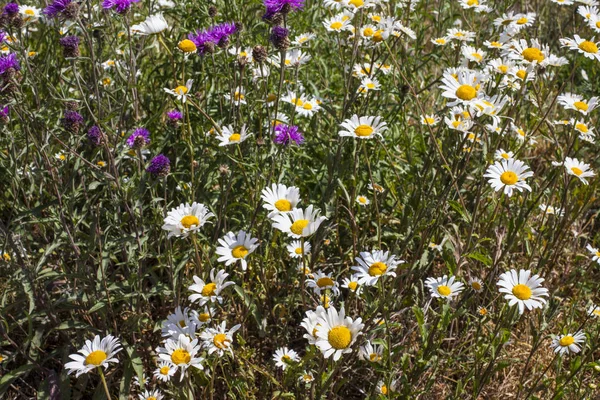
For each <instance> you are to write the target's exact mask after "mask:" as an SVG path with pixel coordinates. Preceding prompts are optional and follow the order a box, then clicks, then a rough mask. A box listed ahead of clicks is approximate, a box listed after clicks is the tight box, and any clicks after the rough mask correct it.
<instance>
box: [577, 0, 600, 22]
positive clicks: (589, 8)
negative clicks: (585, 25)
mask: <svg viewBox="0 0 600 400" xmlns="http://www.w3.org/2000/svg"><path fill="white" fill-rule="evenodd" d="M578 3H581V4H584V5H582V6H579V7H577V13H578V14H579V15H581V16H582V17H583V18H584V19H585V20H586V21H587V20H590V19H591V18H592V17H594V16H597V15H599V11H598V8H597V7H596V6H597V5H598V2H597V1H596V0H578Z"/></svg>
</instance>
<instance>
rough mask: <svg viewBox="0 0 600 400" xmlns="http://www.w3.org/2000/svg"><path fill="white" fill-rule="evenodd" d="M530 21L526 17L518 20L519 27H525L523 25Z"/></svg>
mask: <svg viewBox="0 0 600 400" xmlns="http://www.w3.org/2000/svg"><path fill="white" fill-rule="evenodd" d="M528 21H529V20H528V19H527V18H525V17H522V18H519V19H518V20H517V25H523V24H526V23H527V22H528Z"/></svg>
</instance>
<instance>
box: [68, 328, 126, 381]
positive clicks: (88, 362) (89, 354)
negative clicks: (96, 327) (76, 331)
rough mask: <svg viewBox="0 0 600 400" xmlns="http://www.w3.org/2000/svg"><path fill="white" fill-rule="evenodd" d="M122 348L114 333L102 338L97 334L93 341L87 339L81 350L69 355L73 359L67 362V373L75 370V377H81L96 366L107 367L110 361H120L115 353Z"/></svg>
mask: <svg viewBox="0 0 600 400" xmlns="http://www.w3.org/2000/svg"><path fill="white" fill-rule="evenodd" d="M121 350H123V349H122V348H121V344H120V343H119V339H117V338H115V337H114V336H112V335H108V336H106V337H105V338H103V339H100V336H98V335H96V336H95V337H94V340H93V341H91V340H86V341H85V345H84V346H83V348H81V350H79V351H78V352H77V353H75V354H71V355H70V356H69V358H70V359H71V360H73V361H71V362H68V363H66V364H65V368H66V369H67V370H68V371H67V374H68V375H70V374H72V373H73V372H75V377H79V376H80V375H82V374H87V373H88V372H90V371H92V370H93V369H95V368H100V367H104V369H106V368H108V365H109V363H118V362H119V360H117V358H116V357H115V355H116V354H117V353H118V352H119V351H121ZM78 353H80V354H78Z"/></svg>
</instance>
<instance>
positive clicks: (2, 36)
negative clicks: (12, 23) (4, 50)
mask: <svg viewBox="0 0 600 400" xmlns="http://www.w3.org/2000/svg"><path fill="white" fill-rule="evenodd" d="M7 36H8V35H7V34H6V32H4V31H3V30H1V29H0V43H4V41H5V40H6V37H7Z"/></svg>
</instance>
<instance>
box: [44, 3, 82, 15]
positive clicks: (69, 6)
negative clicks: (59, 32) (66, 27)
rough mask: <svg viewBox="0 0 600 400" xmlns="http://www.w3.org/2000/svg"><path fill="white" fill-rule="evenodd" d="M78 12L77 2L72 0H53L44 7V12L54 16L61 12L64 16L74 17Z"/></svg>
mask: <svg viewBox="0 0 600 400" xmlns="http://www.w3.org/2000/svg"><path fill="white" fill-rule="evenodd" d="M78 12H79V4H77V3H75V2H73V0H54V1H53V2H52V3H51V4H50V5H49V6H48V7H46V8H44V14H45V15H47V16H48V17H51V18H55V17H57V16H58V15H59V14H63V15H64V16H65V17H66V18H70V19H72V18H75V17H76V16H77V14H78Z"/></svg>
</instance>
